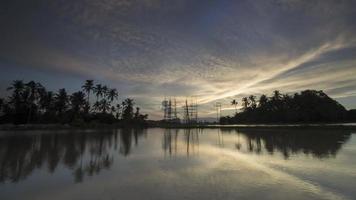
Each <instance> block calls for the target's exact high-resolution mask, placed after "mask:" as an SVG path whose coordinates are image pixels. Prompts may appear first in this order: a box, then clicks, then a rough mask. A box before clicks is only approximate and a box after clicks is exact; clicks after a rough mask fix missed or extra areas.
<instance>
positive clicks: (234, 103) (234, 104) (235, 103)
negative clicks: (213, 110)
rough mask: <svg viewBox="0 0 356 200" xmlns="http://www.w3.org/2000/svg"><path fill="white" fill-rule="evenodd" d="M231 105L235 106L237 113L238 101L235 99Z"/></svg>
mask: <svg viewBox="0 0 356 200" xmlns="http://www.w3.org/2000/svg"><path fill="white" fill-rule="evenodd" d="M231 105H233V106H235V113H237V101H236V100H235V99H233V100H232V101H231Z"/></svg>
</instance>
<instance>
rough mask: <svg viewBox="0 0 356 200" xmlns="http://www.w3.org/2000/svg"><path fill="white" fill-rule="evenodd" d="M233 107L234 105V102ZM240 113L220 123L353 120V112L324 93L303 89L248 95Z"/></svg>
mask: <svg viewBox="0 0 356 200" xmlns="http://www.w3.org/2000/svg"><path fill="white" fill-rule="evenodd" d="M231 104H232V105H234V106H235V108H236V105H237V101H236V100H233V101H232V102H231ZM241 104H242V111H241V112H237V109H236V114H235V115H234V116H232V117H230V116H226V117H222V118H220V123H221V124H239V123H314V122H316V123H318V122H347V121H352V120H354V121H355V120H356V116H355V111H354V110H350V111H347V110H346V109H345V108H344V107H343V106H342V105H341V104H340V103H338V102H337V101H335V100H334V99H332V98H330V97H329V96H328V95H326V94H325V93H324V92H323V91H316V90H305V91H302V92H300V93H295V94H294V95H288V94H281V93H280V92H279V91H277V90H276V91H274V92H273V95H272V96H270V97H268V96H266V95H264V94H263V95H261V96H260V97H259V99H257V97H256V96H254V95H251V96H249V97H244V98H242V100H241Z"/></svg>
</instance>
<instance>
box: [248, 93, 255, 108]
mask: <svg viewBox="0 0 356 200" xmlns="http://www.w3.org/2000/svg"><path fill="white" fill-rule="evenodd" d="M248 99H249V101H250V106H251V108H252V109H255V108H256V96H254V95H250V96H249V97H248Z"/></svg>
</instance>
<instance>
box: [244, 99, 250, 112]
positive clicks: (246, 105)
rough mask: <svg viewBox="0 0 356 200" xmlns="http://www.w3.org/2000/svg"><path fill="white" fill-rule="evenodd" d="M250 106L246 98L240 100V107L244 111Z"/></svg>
mask: <svg viewBox="0 0 356 200" xmlns="http://www.w3.org/2000/svg"><path fill="white" fill-rule="evenodd" d="M249 105H250V102H249V100H248V98H247V97H244V98H242V107H243V110H244V111H246V110H248V106H249Z"/></svg>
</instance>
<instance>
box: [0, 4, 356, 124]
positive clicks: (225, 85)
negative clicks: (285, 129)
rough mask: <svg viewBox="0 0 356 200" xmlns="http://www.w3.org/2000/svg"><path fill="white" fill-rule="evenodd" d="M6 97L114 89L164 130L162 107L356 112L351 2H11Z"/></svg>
mask: <svg viewBox="0 0 356 200" xmlns="http://www.w3.org/2000/svg"><path fill="white" fill-rule="evenodd" d="M0 27H1V28H0V70H1V71H0V72H1V73H0V91H1V92H0V94H1V95H6V94H5V90H6V87H7V86H8V85H9V84H10V82H11V81H12V80H15V79H22V80H24V81H29V80H32V79H33V80H36V81H39V82H41V83H42V84H43V85H45V86H46V87H47V88H48V89H50V90H58V89H59V88H63V87H65V88H67V89H68V90H69V91H71V92H73V91H76V90H79V89H80V87H81V85H82V83H83V82H84V80H86V79H94V80H96V81H97V82H101V83H103V84H107V85H108V86H110V87H115V88H117V89H118V91H119V95H120V99H123V98H126V97H131V98H134V99H135V101H136V102H137V105H140V106H141V107H142V111H143V112H145V113H148V114H149V115H150V118H151V119H159V118H161V116H162V114H161V111H160V105H161V101H162V100H163V98H164V97H165V96H166V97H169V96H172V97H176V98H177V99H178V100H179V101H182V100H184V99H185V98H186V97H191V96H195V97H196V98H197V99H198V101H199V103H200V106H199V116H201V117H214V116H215V113H214V108H213V104H214V102H216V101H219V102H222V103H223V108H224V109H225V111H224V113H223V114H229V113H231V112H233V107H231V106H230V105H229V104H230V103H229V102H230V101H231V100H232V99H237V100H238V101H239V102H240V100H241V97H243V96H245V95H250V94H254V95H257V96H258V95H260V94H261V93H266V94H271V92H272V91H273V90H276V89H278V90H280V91H281V92H298V91H300V90H304V89H317V90H324V91H325V92H326V93H327V94H328V95H330V96H331V97H333V98H335V99H337V100H338V101H339V102H340V103H342V104H343V105H344V106H345V107H346V108H347V109H351V108H356V1H353V0H320V1H317V0H100V1H99V0H76V1H74V0H53V1H49V0H2V1H1V3H0Z"/></svg>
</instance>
